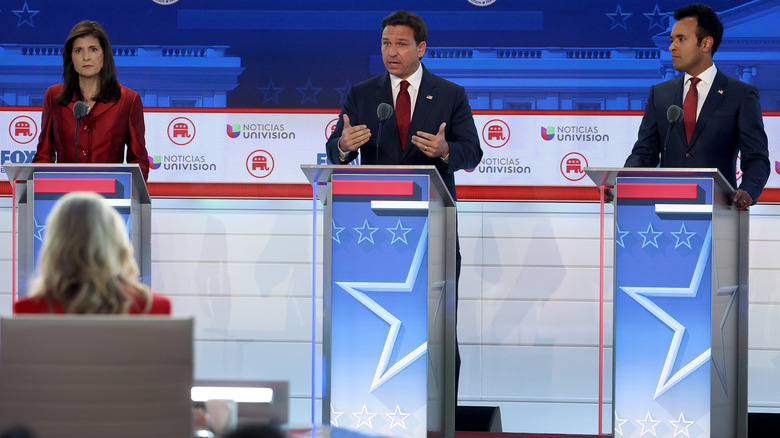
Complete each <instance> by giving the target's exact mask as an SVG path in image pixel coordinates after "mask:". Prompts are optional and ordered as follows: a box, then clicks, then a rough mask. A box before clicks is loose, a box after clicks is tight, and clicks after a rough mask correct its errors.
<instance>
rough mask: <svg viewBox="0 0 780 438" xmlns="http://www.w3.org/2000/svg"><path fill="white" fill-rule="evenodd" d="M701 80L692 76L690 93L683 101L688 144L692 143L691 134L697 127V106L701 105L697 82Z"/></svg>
mask: <svg viewBox="0 0 780 438" xmlns="http://www.w3.org/2000/svg"><path fill="white" fill-rule="evenodd" d="M699 81H701V79H699V78H696V77H694V78H691V88H689V89H688V94H686V95H685V100H684V101H683V114H684V115H683V122H684V123H685V139H686V140H688V144H690V143H691V136H692V135H693V130H694V128H696V108H697V107H698V105H699V92H698V91H697V90H696V84H698V83H699Z"/></svg>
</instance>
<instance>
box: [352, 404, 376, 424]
mask: <svg viewBox="0 0 780 438" xmlns="http://www.w3.org/2000/svg"><path fill="white" fill-rule="evenodd" d="M352 415H354V416H355V418H357V420H358V422H357V426H355V429H358V428H360V426H361V425H363V424H365V425H366V426H368V428H369V429H373V428H374V426H372V425H371V419H372V418H374V417H375V416H376V412H368V408H366V405H365V404H364V405H363V410H362V411H360V412H353V413H352Z"/></svg>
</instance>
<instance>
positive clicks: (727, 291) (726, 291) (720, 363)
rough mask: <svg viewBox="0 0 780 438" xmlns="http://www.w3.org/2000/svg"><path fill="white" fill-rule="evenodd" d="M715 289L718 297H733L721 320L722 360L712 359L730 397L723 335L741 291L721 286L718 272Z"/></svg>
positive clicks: (716, 272) (716, 273) (736, 288)
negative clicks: (738, 292)
mask: <svg viewBox="0 0 780 438" xmlns="http://www.w3.org/2000/svg"><path fill="white" fill-rule="evenodd" d="M716 253H717V248H716V249H715V250H713V254H716ZM715 288H716V289H717V291H718V292H717V295H718V296H723V295H731V299H730V300H729V303H728V305H727V306H726V310H724V312H723V318H721V320H720V345H721V348H720V358H717V357H713V358H712V364H713V365H715V372H717V373H718V377H720V383H721V385H723V390H724V391H725V392H726V395H727V396H728V393H729V389H728V382H727V380H726V349H725V348H722V346H723V345H725V339H724V338H725V335H724V333H723V331H724V328H725V327H726V321H727V320H728V317H729V314H730V313H731V309H732V307H734V301H735V300H736V299H737V290H738V289H739V286H723V287H721V285H720V279H719V278H718V270H717V269H716V270H715Z"/></svg>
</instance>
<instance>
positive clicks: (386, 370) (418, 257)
mask: <svg viewBox="0 0 780 438" xmlns="http://www.w3.org/2000/svg"><path fill="white" fill-rule="evenodd" d="M427 236H428V221H425V225H424V226H423V230H422V232H421V236H420V241H419V242H418V244H417V248H416V250H415V253H414V258H413V259H412V263H411V265H410V266H409V272H408V273H407V275H406V280H405V281H403V282H397V283H390V282H346V281H344V282H341V281H339V282H336V285H337V286H339V287H341V288H342V289H344V290H345V291H346V292H347V293H348V294H350V295H352V296H353V297H354V298H355V299H356V300H358V301H359V302H360V303H361V304H363V305H364V306H366V307H367V308H368V309H369V310H371V311H372V312H374V313H375V314H376V315H377V316H378V317H380V318H381V319H382V320H384V321H385V322H386V323H388V324H389V325H390V329H389V330H388V332H387V337H386V339H385V345H384V347H383V349H382V354H381V356H380V358H379V362H378V363H377V367H376V371H375V372H374V378H373V381H372V382H371V389H370V390H369V391H371V392H373V391H374V390H375V389H376V388H378V387H379V386H381V385H382V384H384V383H385V382H387V381H388V380H390V379H391V378H392V377H393V376H395V375H396V374H398V373H399V372H401V371H402V370H404V369H405V368H406V367H408V366H409V365H411V364H412V363H413V362H414V361H415V360H417V359H419V358H420V357H422V356H423V355H425V353H426V352H427V349H428V342H427V340H423V342H422V343H421V344H420V346H418V347H417V348H415V349H414V350H413V351H411V352H410V353H408V354H407V355H406V356H404V357H402V358H401V359H399V360H398V361H397V362H396V363H395V364H393V365H389V362H390V356H391V355H392V352H393V349H394V347H395V343H396V340H397V338H398V333H399V332H400V330H401V325H402V322H401V320H400V319H398V318H396V317H395V316H394V315H393V314H391V313H390V312H388V311H387V310H386V309H385V308H383V307H382V306H380V305H379V304H378V303H377V302H376V301H374V300H372V299H371V298H369V297H368V296H367V295H366V294H365V292H412V290H413V288H414V283H415V282H416V281H417V276H418V274H419V273H420V269H421V267H422V262H423V259H424V256H425V251H426V249H427V247H428V239H427Z"/></svg>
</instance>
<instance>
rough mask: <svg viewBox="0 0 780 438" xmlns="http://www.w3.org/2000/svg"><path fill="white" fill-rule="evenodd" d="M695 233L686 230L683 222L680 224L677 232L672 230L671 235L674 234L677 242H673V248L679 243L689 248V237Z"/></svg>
mask: <svg viewBox="0 0 780 438" xmlns="http://www.w3.org/2000/svg"><path fill="white" fill-rule="evenodd" d="M695 235H696V233H694V232H693V231H691V232H688V230H686V229H685V224H682V227H681V228H680V231H679V232H674V231H672V236H674V237H675V238H676V239H677V243H675V244H674V247H675V249H676V248H677V247H678V246H680V245H684V246H687V247H688V248H690V247H691V237H693V236H695Z"/></svg>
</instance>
